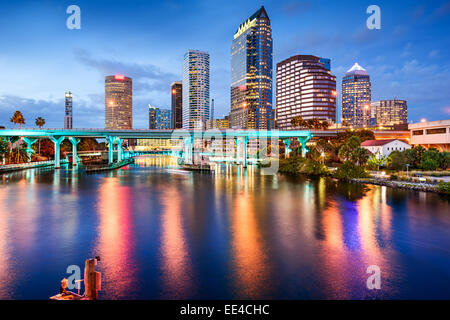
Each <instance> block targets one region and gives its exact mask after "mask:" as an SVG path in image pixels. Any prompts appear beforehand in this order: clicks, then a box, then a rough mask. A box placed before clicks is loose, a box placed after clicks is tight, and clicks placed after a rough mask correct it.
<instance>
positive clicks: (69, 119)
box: [64, 91, 73, 129]
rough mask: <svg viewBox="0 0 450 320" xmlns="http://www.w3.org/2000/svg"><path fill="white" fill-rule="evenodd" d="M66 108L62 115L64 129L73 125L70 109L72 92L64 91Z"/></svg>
mask: <svg viewBox="0 0 450 320" xmlns="http://www.w3.org/2000/svg"><path fill="white" fill-rule="evenodd" d="M65 97H66V104H65V106H66V110H65V116H64V129H72V127H73V118H72V116H73V110H72V92H70V91H69V92H66V94H65Z"/></svg>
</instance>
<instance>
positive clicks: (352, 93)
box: [342, 63, 371, 128]
mask: <svg viewBox="0 0 450 320" xmlns="http://www.w3.org/2000/svg"><path fill="white" fill-rule="evenodd" d="M370 101H371V84H370V76H369V74H368V73H367V71H366V70H365V69H363V68H362V67H361V66H360V65H359V64H357V63H355V64H354V65H353V67H351V68H350V69H349V70H348V71H347V73H346V74H345V76H344V78H343V79H342V125H343V126H351V127H355V128H361V127H367V126H370Z"/></svg>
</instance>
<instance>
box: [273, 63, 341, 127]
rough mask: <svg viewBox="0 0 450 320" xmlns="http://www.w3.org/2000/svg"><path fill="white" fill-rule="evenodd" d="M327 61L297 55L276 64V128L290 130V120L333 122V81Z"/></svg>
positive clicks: (334, 88)
mask: <svg viewBox="0 0 450 320" xmlns="http://www.w3.org/2000/svg"><path fill="white" fill-rule="evenodd" d="M330 65H331V62H330V59H323V58H320V57H316V56H311V55H296V56H293V57H290V58H288V59H286V60H283V61H281V62H279V63H277V70H276V73H277V74H276V75H277V83H276V86H277V87H276V99H277V102H276V110H277V128H278V129H280V130H289V129H293V126H292V125H291V120H292V118H294V117H297V116H301V117H302V118H303V119H304V120H309V119H314V118H315V119H319V120H321V121H324V120H325V121H328V122H329V123H333V122H335V121H336V77H335V76H334V75H332V74H331V72H330Z"/></svg>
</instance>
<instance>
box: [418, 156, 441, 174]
mask: <svg viewBox="0 0 450 320" xmlns="http://www.w3.org/2000/svg"><path fill="white" fill-rule="evenodd" d="M420 166H421V168H422V169H423V170H431V171H434V170H436V169H437V168H438V166H439V163H438V162H437V160H435V159H432V158H426V159H423V160H422V161H421V162H420Z"/></svg>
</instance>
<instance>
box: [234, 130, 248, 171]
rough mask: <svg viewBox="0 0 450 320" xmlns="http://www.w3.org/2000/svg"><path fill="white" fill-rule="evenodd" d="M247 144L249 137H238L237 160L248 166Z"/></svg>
mask: <svg viewBox="0 0 450 320" xmlns="http://www.w3.org/2000/svg"><path fill="white" fill-rule="evenodd" d="M247 146H248V137H237V138H236V162H237V163H240V164H242V165H243V166H244V167H247V158H248V156H247Z"/></svg>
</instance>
